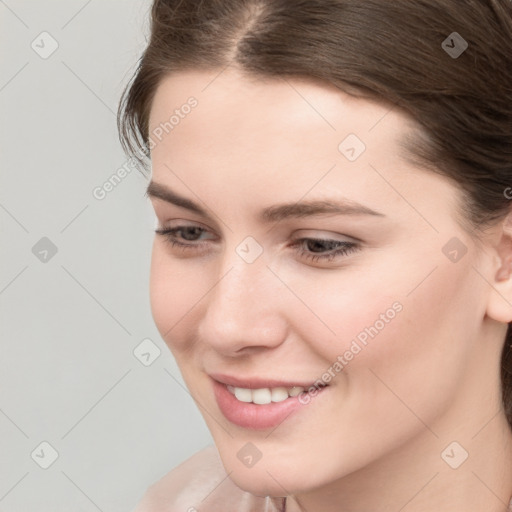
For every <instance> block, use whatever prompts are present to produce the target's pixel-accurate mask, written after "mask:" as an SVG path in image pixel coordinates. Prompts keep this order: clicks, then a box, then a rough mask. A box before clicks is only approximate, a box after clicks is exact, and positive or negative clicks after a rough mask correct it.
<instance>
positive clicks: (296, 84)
mask: <svg viewBox="0 0 512 512" xmlns="http://www.w3.org/2000/svg"><path fill="white" fill-rule="evenodd" d="M191 97H193V98H195V99H196V100H197V107H194V109H193V114H194V116H193V117H194V118H196V119H198V118H200V119H201V120H202V121H207V120H212V119H211V118H212V117H214V118H215V119H213V120H214V121H215V125H214V126H221V127H222V128H224V129H225V130H228V129H235V130H238V129H242V128H249V127H263V126H264V127H265V132H266V133H269V134H270V133H273V132H274V131H281V134H282V135H284V133H282V130H283V129H287V128H294V130H293V131H294V132H295V133H296V132H297V131H301V132H303V133H304V132H307V131H309V132H311V133H310V135H312V134H313V132H318V131H319V130H320V132H321V133H320V134H322V135H325V134H330V135H334V134H336V137H340V136H342V135H343V133H344V131H346V130H347V129H348V130H352V131H358V132H359V133H360V134H361V137H362V138H364V137H365V136H366V135H367V132H371V131H373V129H375V128H376V127H377V126H378V125H379V124H380V121H381V120H382V119H383V118H384V117H386V118H387V119H386V120H387V126H388V129H387V130H386V132H385V133H388V134H389V128H390V125H391V124H392V125H393V131H395V132H396V131H397V130H399V129H400V128H403V127H404V126H403V125H404V124H408V127H409V128H410V127H411V125H412V120H410V119H408V118H407V117H406V116H404V115H403V114H402V113H398V112H397V109H394V108H393V105H392V104H388V103H382V102H376V101H374V100H369V99H362V98H357V97H355V96H351V95H349V94H347V93H346V92H344V91H343V90H341V89H339V88H337V87H336V86H334V85H332V84H328V83H326V82H321V81H319V80H314V79H312V78H298V77H293V78H290V77H275V78H263V77H256V76H249V75H246V74H241V73H240V72H239V71H237V70H235V69H231V68H227V69H225V70H223V71H220V72H219V71H194V70H188V71H181V72H176V73H174V74H172V75H168V76H166V77H165V78H164V79H162V80H161V82H160V84H159V86H158V87H157V90H156V93H155V96H154V99H153V103H152V108H151V112H150V119H149V125H150V130H154V129H155V128H156V127H158V125H159V124H163V123H165V122H166V121H168V120H169V118H170V116H171V115H172V113H173V112H174V111H175V110H178V111H179V110H180V108H182V107H183V106H185V105H186V103H187V101H188V100H189V99H190V98H191ZM219 110H221V111H222V115H219V114H221V112H219ZM180 124H181V125H182V126H179V130H178V126H177V125H176V126H174V128H173V131H181V132H183V131H184V130H186V127H187V125H190V124H191V123H180ZM208 127H209V128H213V126H212V125H209V126H208ZM308 128H309V130H308ZM194 130H195V131H196V130H197V126H194ZM212 131H213V130H212ZM255 135H256V134H255Z"/></svg>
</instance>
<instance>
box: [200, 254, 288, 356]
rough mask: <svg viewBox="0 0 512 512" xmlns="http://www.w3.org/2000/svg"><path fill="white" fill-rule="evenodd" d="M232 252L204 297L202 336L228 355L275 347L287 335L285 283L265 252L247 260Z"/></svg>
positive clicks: (201, 337)
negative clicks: (272, 266)
mask: <svg viewBox="0 0 512 512" xmlns="http://www.w3.org/2000/svg"><path fill="white" fill-rule="evenodd" d="M231 254H232V256H230V257H229V258H227V257H225V259H224V261H223V265H222V267H221V271H220V272H219V274H218V276H217V280H216V284H215V285H214V287H213V289H212V290H211V291H210V292H209V293H208V294H207V296H206V297H205V299H206V304H205V308H204V311H205V314H204V316H203V318H202V319H201V321H200V324H199V326H198V335H199V339H200V340H202V342H203V343H206V344H208V345H209V346H211V347H213V348H214V349H215V351H217V352H218V353H219V354H222V355H224V356H227V357H233V356H236V355H241V354H248V353H249V352H254V351H255V350H264V349H271V348H275V347H277V346H279V345H280V344H281V343H282V342H283V341H284V340H285V339H286V335H287V323H286V321H285V315H284V311H283V309H282V307H283V303H282V301H283V298H285V297H286V294H285V290H284V289H285V286H284V285H283V283H282V282H281V281H280V280H279V279H278V278H277V277H276V275H275V274H274V273H273V272H272V271H271V270H270V269H269V268H267V266H266V260H265V258H264V255H261V256H260V257H259V258H258V259H257V260H256V261H254V262H252V263H247V262H246V261H244V260H243V259H242V258H241V257H239V255H238V254H237V253H236V252H235V251H232V252H231Z"/></svg>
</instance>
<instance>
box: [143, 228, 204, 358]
mask: <svg viewBox="0 0 512 512" xmlns="http://www.w3.org/2000/svg"><path fill="white" fill-rule="evenodd" d="M183 268H184V266H183V264H182V263H180V260H174V259H172V258H170V257H169V255H168V254H167V252H166V248H165V246H164V243H163V242H162V241H161V240H158V239H157V238H155V241H154V243H153V252H152V255H151V272H150V283H149V292H150V303H151V312H152V315H153V320H154V322H155V325H156V327H157V329H158V331H159V332H160V335H161V336H162V338H163V340H164V341H165V342H166V344H167V345H168V346H169V348H170V349H171V350H172V351H173V352H174V349H176V348H178V349H179V347H180V344H183V345H184V344H185V343H186V340H187V327H189V324H190V319H191V318H192V316H193V314H194V309H193V307H194V305H196V304H197V303H198V302H199V301H200V299H201V296H202V295H203V294H204V293H205V290H203V288H202V287H200V286H198V283H197V282H194V281H192V280H191V276H192V275H193V274H191V273H190V270H189V271H187V272H186V273H184V272H183ZM198 272H199V273H198V274H195V275H197V276H200V270H199V269H198Z"/></svg>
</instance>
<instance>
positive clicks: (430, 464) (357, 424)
mask: <svg viewBox="0 0 512 512" xmlns="http://www.w3.org/2000/svg"><path fill="white" fill-rule="evenodd" d="M219 72H220V71H219V70H217V71H215V72H213V71H212V72H206V71H193V70H189V71H184V72H179V73H176V74H174V75H172V76H169V77H167V78H165V79H164V80H162V82H161V83H160V85H159V87H158V90H157V92H156V95H155V97H154V101H153V104H152V108H151V116H150V132H151V133H153V131H154V130H155V129H156V128H157V127H158V126H159V124H160V123H162V122H165V121H166V120H167V119H169V116H170V114H172V112H173V111H174V110H175V109H176V108H179V107H180V106H181V105H183V104H184V103H186V101H187V98H189V97H190V96H194V97H195V98H196V99H197V101H198V104H197V106H196V107H195V108H194V109H193V110H192V111H191V112H190V113H189V114H188V115H187V116H184V118H183V119H180V122H179V123H178V124H177V125H176V126H175V127H174V129H172V131H169V133H167V134H165V135H164V137H162V140H161V141H157V143H156V145H155V146H154V147H153V149H152V152H151V159H152V179H153V180H154V181H155V182H157V183H159V184H162V185H165V186H167V187H169V188H172V189H173V190H174V191H176V192H178V193H179V194H180V195H182V196H185V197H187V198H189V199H191V200H192V201H194V202H198V203H199V204H200V205H201V206H202V207H203V208H204V209H206V210H207V212H208V214H209V216H208V217H204V216H202V215H200V214H197V213H194V212H192V211H189V210H187V209H185V208H182V207H178V206H175V205H173V204H171V203H167V202H165V201H163V200H162V199H159V198H156V197H151V202H152V204H153V207H154V210H155V214H156V216H157V218H158V224H159V227H163V228H165V227H176V226H179V225H183V224H186V225H194V226H199V227H201V228H203V229H205V230H206V231H204V232H202V233H201V232H199V233H196V235H195V238H189V239H186V238H185V239H184V238H183V232H181V233H180V232H178V233H177V235H176V236H177V238H178V240H179V241H182V242H184V243H190V244H192V245H193V244H194V243H196V244H198V243H203V244H204V245H203V246H202V248H198V247H197V246H196V248H195V249H194V247H192V248H189V249H186V250H183V249H181V248H173V247H172V246H171V245H170V243H169V242H168V241H167V239H166V238H165V236H162V235H156V236H155V240H154V246H153V253H152V263H151V283H150V293H151V307H152V312H153V317H154V320H155V323H156V325H157V327H158V329H159V332H160V333H161V335H162V337H163V339H164V340H165V342H166V343H167V345H168V346H169V348H170V350H171V351H172V353H173V355H174V357H175V358H176V361H177V363H178V365H179V368H180V370H181V372H182V375H183V378H184V380H185V382H186V384H187V386H188V388H189V390H190V393H191V394H192V396H193V397H194V399H195V400H196V401H197V402H198V403H199V404H201V405H202V407H201V408H200V410H201V412H202V414H203V416H204V419H205V421H206V423H207V425H208V428H209V429H210V431H211V433H212V436H213V438H214V441H215V444H216V446H217V448H218V450H219V453H220V456H221V458H222V462H223V465H224V467H225V468H226V471H227V472H229V473H230V478H231V479H232V481H233V482H234V483H235V484H236V485H237V486H239V487H240V488H241V489H243V490H245V491H248V492H251V493H254V494H256V495H259V496H266V495H272V496H285V495H293V498H291V497H290V498H289V499H288V510H289V511H290V512H293V511H298V510H301V508H300V506H302V507H303V508H304V509H305V510H308V511H310V512H317V511H320V510H321V511H322V512H331V511H333V512H334V511H337V512H339V511H340V510H343V512H363V511H368V510H375V511H377V510H379V511H398V510H401V511H406V512H426V511H429V512H431V511H432V510H436V511H451V512H453V511H460V512H463V511H464V512H468V511H470V510H471V511H477V510H478V511H481V510H486V511H496V512H498V511H501V512H502V511H504V510H506V505H507V504H508V502H509V500H510V497H511V495H512V468H511V467H510V463H509V461H510V460H511V459H512V433H511V430H510V428H509V426H508V424H507V422H506V418H505V414H504V412H503V409H502V406H501V394H500V378H499V362H500V355H501V350H502V346H503V340H504V337H505V333H506V327H507V322H510V321H512V307H511V302H512V285H511V280H510V279H509V275H510V274H509V272H510V265H511V264H510V258H511V255H512V249H511V244H510V231H511V229H510V221H509V220H508V219H506V221H503V222H500V223H497V224H495V225H494V226H493V227H491V228H489V229H487V230H486V231H485V233H484V236H483V243H482V245H481V247H480V246H478V245H477V244H476V243H475V240H474V239H473V235H474V233H471V232H466V231H465V230H464V229H463V228H462V227H461V225H459V223H458V222H457V217H456V206H457V205H458V204H459V202H460V200H461V195H460V190H459V188H458V187H457V185H456V184H455V183H454V182H451V181H450V180H448V179H447V178H444V177H442V176H440V175H438V174H435V173H432V172H429V171H426V170H424V169H420V168H418V167H414V166H413V165H412V164H411V163H408V162H407V160H406V159H405V158H404V156H403V152H402V150H401V146H400V142H401V140H402V139H403V137H404V136H405V135H406V134H409V133H411V131H412V130H414V128H415V126H414V123H413V122H412V120H410V119H409V118H408V117H407V116H406V115H405V114H403V113H401V112H399V111H398V110H397V109H392V110H390V107H389V106H388V105H384V104H381V103H376V102H374V101H369V100H367V99H357V98H355V97H354V96H350V95H348V94H346V93H344V92H342V91H340V90H339V89H338V88H335V87H333V86H330V85H327V84H322V83H317V82H315V81H313V80H309V79H298V78H294V79H293V80H291V79H286V80H283V79H267V80H263V79H261V78H255V77H248V76H246V75H244V74H242V73H241V72H240V71H239V70H237V69H236V68H232V67H231V68H228V69H225V70H224V71H223V72H222V73H220V74H219ZM350 133H353V134H356V135H357V136H358V137H359V139H360V140H362V141H363V142H364V144H365V145H366V150H365V151H364V152H363V153H362V154H361V155H360V156H359V157H358V158H357V159H356V160H355V161H352V162H351V161H349V160H347V158H345V156H344V155H343V154H342V153H341V152H340V151H339V150H338V145H339V144H340V142H341V141H342V140H343V139H344V138H345V137H346V136H347V135H348V134H350ZM327 197H329V198H337V199H341V198H346V199H349V200H353V201H357V202H359V203H362V204H363V205H365V206H367V207H369V208H372V209H374V210H377V211H379V212H381V213H383V214H384V216H382V217H378V216H369V215H325V214H324V215H319V216H315V217H303V218H297V219H287V220H283V221H281V222H278V223H276V224H263V223H261V222H260V221H259V220H258V218H257V213H258V212H259V211H260V210H261V209H263V208H264V207H267V206H270V205H274V204H277V203H283V202H296V201H299V200H305V199H320V198H321V199H325V198H327ZM192 233H193V232H192ZM247 236H252V237H253V238H254V239H255V240H256V241H257V242H258V244H259V245H260V246H261V248H262V250H263V252H262V254H261V255H260V256H259V257H258V258H257V259H256V260H255V261H254V262H253V263H250V264H249V263H247V262H246V261H244V259H242V258H241V257H240V256H239V255H238V254H237V252H236V248H237V246H238V245H239V244H240V243H241V242H242V241H243V240H244V239H245V237H247ZM189 237H190V235H189ZM301 237H303V238H306V237H310V238H323V239H334V240H341V241H343V240H344V241H354V240H356V241H357V240H359V244H360V246H359V247H360V248H359V250H357V251H354V252H352V253H349V254H346V255H340V256H337V257H336V258H335V259H333V260H332V261H324V262H322V261H318V262H314V261H312V260H310V259H308V258H307V256H301V255H300V253H299V248H298V247H295V248H294V247H292V246H291V243H292V242H293V241H294V240H296V239H298V238H301ZM453 237H456V238H457V239H458V240H459V242H460V243H461V244H464V246H465V247H466V248H467V252H466V253H465V254H464V256H463V257H461V258H460V259H459V260H458V261H456V262H453V261H451V260H450V259H448V257H447V256H446V255H445V253H444V252H443V250H442V249H443V247H444V246H445V245H446V244H447V242H448V241H449V240H450V239H452V238H453ZM303 248H304V250H306V251H309V253H310V254H313V255H315V254H318V253H314V252H312V251H313V250H314V249H315V247H311V245H309V246H305V247H304V244H303ZM320 250H323V251H324V252H329V251H331V252H332V250H331V247H329V246H327V247H323V248H321V249H320ZM394 302H398V303H399V304H401V306H402V309H401V311H400V312H397V313H396V315H394V318H393V319H392V320H389V321H388V322H387V323H386V324H385V327H384V328H383V329H382V330H380V331H379V333H378V335H377V336H375V337H374V338H373V339H369V340H368V343H367V345H366V346H365V347H364V349H363V350H361V351H360V352H359V353H358V354H357V355H356V356H354V358H353V359H352V360H351V361H349V362H348V364H347V365H346V366H345V367H344V368H343V371H341V372H338V373H336V376H335V377H334V378H332V380H331V381H330V382H329V387H328V388H327V390H326V392H324V393H323V394H322V395H320V396H318V397H316V398H314V399H312V401H311V403H310V404H309V405H307V406H304V407H303V408H302V409H301V410H300V411H299V412H297V413H296V414H293V415H292V416H290V417H289V418H287V419H286V420H285V421H284V422H283V423H281V424H280V425H279V426H278V427H277V428H275V429H274V430H264V431H255V430H250V429H244V428H241V427H238V426H236V425H233V424H231V423H230V422H228V420H227V419H226V418H225V417H224V416H223V415H222V413H221V411H220V410H219V408H218V406H217V403H216V401H215V398H214V395H213V390H212V386H211V383H210V380H209V378H208V373H211V372H221V373H227V374H230V375H239V376H244V377H266V378H276V379H283V380H287V381H291V380H305V381H311V382H314V381H315V380H316V379H318V378H320V377H321V376H322V374H324V372H325V371H326V369H328V368H330V367H331V368H332V366H333V363H334V362H335V361H336V360H337V357H338V356H339V355H342V354H344V353H345V351H346V350H347V349H349V347H350V344H351V342H352V340H353V339H354V338H355V337H356V336H357V335H358V333H360V332H361V331H363V330H364V328H365V327H369V326H371V325H374V324H375V322H376V320H378V319H379V318H381V317H380V315H381V314H383V313H385V312H386V311H387V310H389V309H390V308H391V305H392V304H393V303H394ZM454 441H455V442H457V443H458V445H456V447H455V449H454V451H453V452H450V451H448V453H449V455H452V458H453V460H454V461H455V462H453V464H455V463H456V461H457V460H459V459H460V458H462V456H463V453H464V450H465V451H466V452H467V453H468V458H467V459H466V460H465V461H464V462H463V463H462V464H461V465H460V466H459V467H458V468H456V469H453V468H452V467H450V465H449V464H448V463H447V462H445V460H444V459H443V457H442V453H443V452H444V451H445V449H446V448H447V447H448V446H449V445H450V444H451V443H453V442H454ZM247 442H251V443H253V444H254V445H256V446H257V447H258V449H259V450H260V451H261V453H262V458H261V460H260V461H259V462H258V463H257V464H256V465H254V466H253V467H251V468H248V467H245V466H244V465H243V464H242V463H241V462H240V460H239V459H238V458H237V452H238V450H240V448H241V447H243V446H244V445H245V444H246V443H247ZM445 458H446V459H447V460H450V459H449V457H445ZM299 504H300V506H299Z"/></svg>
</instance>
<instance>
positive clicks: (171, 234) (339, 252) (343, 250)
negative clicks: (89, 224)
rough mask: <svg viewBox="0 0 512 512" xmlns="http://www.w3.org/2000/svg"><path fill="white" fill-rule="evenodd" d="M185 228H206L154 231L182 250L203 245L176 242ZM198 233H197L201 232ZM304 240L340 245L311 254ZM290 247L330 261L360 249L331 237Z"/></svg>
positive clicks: (298, 240) (318, 258)
mask: <svg viewBox="0 0 512 512" xmlns="http://www.w3.org/2000/svg"><path fill="white" fill-rule="evenodd" d="M187 228H197V229H200V230H201V233H203V232H205V231H206V230H205V229H203V228H200V227H199V226H178V227H175V228H167V229H156V230H155V233H156V234H157V235H161V236H164V237H165V239H166V242H167V243H169V244H170V245H171V247H179V248H181V249H183V250H185V249H190V248H192V247H194V246H198V245H203V244H202V243H199V244H195V243H190V244H185V243H183V242H178V241H177V240H176V237H175V233H177V232H178V231H184V230H186V229H187ZM201 233H199V234H201ZM304 242H319V243H327V244H328V243H334V244H339V245H340V246H341V247H340V248H339V249H336V250H334V251H332V252H329V253H327V254H314V253H313V254H312V253H310V252H308V251H306V250H304V247H303V246H304ZM291 246H292V247H297V246H300V247H301V248H300V249H299V254H300V256H301V257H302V256H304V257H305V258H306V259H309V260H311V261H332V260H333V259H334V258H336V257H337V256H346V255H347V254H349V253H351V252H354V251H357V250H359V249H360V247H359V244H357V243H355V242H344V241H341V240H331V239H323V238H299V239H297V240H295V242H294V243H293V244H292V245H291Z"/></svg>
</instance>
